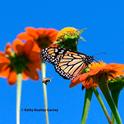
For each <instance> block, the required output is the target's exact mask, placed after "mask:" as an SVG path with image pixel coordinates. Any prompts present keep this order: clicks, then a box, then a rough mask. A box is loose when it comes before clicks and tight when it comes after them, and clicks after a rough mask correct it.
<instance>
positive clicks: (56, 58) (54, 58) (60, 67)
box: [41, 47, 93, 79]
mask: <svg viewBox="0 0 124 124" xmlns="http://www.w3.org/2000/svg"><path fill="white" fill-rule="evenodd" d="M41 56H42V59H43V60H44V61H47V62H50V63H52V64H53V65H54V67H55V70H56V72H58V73H59V74H60V75H61V76H62V77H63V78H65V79H73V78H74V77H76V76H77V75H79V74H80V73H81V71H82V70H83V69H85V68H86V67H87V66H88V64H90V63H91V62H92V61H93V57H92V56H87V55H86V54H83V53H78V52H73V51H71V50H67V49H64V48H52V47H49V48H45V49H43V50H42V53H41Z"/></svg>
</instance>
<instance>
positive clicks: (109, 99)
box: [99, 81, 122, 124]
mask: <svg viewBox="0 0 124 124" xmlns="http://www.w3.org/2000/svg"><path fill="white" fill-rule="evenodd" d="M99 87H100V89H101V91H102V93H103V95H104V96H105V98H106V100H107V102H108V104H109V107H110V108H111V111H112V113H113V115H114V117H115V120H116V122H117V124H122V121H121V118H120V115H119V112H118V109H117V107H116V105H115V103H114V101H113V99H112V97H111V94H110V91H109V88H108V85H107V83H105V82H103V81H101V83H99Z"/></svg>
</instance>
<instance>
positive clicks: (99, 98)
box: [93, 88, 112, 124]
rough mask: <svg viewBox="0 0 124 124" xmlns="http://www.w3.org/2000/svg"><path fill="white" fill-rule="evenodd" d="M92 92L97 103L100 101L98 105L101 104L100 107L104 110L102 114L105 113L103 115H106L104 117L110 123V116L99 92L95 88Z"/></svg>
mask: <svg viewBox="0 0 124 124" xmlns="http://www.w3.org/2000/svg"><path fill="white" fill-rule="evenodd" d="M93 92H94V94H95V95H96V98H97V100H98V101H99V103H100V105H101V107H102V109H103V112H104V114H105V116H106V118H107V120H108V122H109V124H112V121H111V119H110V116H109V114H108V111H107V109H106V107H105V105H104V102H103V100H102V98H101V96H100V94H99V92H98V91H97V89H96V88H93Z"/></svg>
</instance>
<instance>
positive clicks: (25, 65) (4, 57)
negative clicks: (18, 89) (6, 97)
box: [0, 39, 40, 84]
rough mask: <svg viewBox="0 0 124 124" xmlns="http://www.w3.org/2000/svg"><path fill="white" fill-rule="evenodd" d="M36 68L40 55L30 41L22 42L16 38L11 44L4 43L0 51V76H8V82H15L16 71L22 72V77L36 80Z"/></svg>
mask: <svg viewBox="0 0 124 124" xmlns="http://www.w3.org/2000/svg"><path fill="white" fill-rule="evenodd" d="M33 49H34V51H33ZM38 68H40V56H39V53H38V52H35V47H34V43H33V42H32V41H27V42H25V43H23V42H22V41H21V40H18V39H16V40H14V42H13V44H12V45H10V44H7V45H6V48H5V52H0V77H4V78H8V82H9V84H15V82H16V78H17V74H18V73H22V75H23V79H27V78H28V77H30V78H31V79H33V80H38V78H39V77H38V73H37V69H38Z"/></svg>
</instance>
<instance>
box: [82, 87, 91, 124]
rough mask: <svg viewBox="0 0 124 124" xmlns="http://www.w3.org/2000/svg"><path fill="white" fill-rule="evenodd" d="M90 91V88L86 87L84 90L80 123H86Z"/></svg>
mask: <svg viewBox="0 0 124 124" xmlns="http://www.w3.org/2000/svg"><path fill="white" fill-rule="evenodd" d="M92 93H93V90H92V89H87V90H86V92H85V100H84V107H83V113H82V119H81V124H86V120H87V116H88V111H89V107H90V102H91V98H92Z"/></svg>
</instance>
